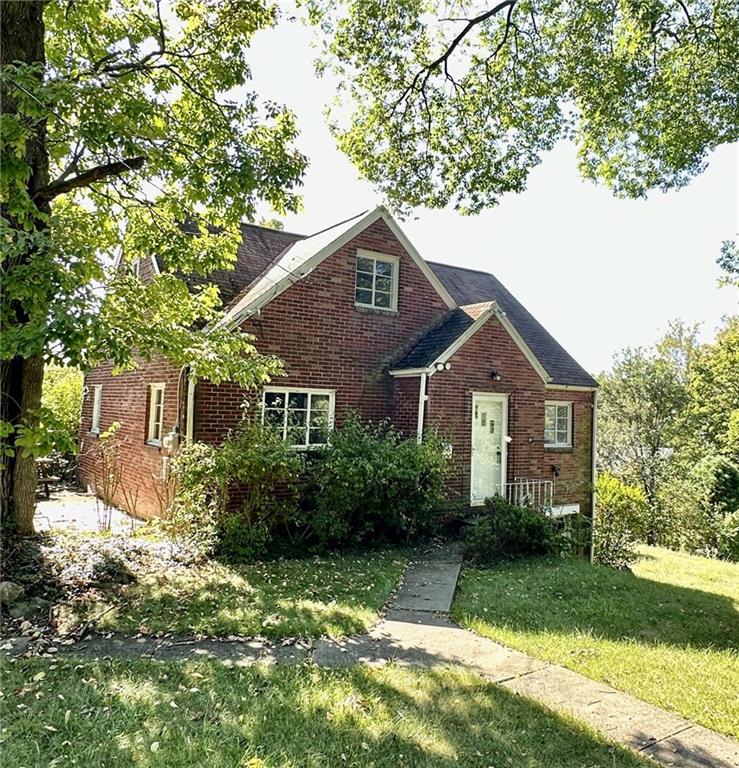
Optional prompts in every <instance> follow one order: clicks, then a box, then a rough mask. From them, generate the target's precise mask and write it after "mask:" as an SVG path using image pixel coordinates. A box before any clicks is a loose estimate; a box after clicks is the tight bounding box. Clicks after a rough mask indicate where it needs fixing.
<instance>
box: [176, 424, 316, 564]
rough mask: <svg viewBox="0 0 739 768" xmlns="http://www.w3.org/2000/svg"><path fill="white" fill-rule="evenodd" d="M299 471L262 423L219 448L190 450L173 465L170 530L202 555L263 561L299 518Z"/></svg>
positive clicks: (197, 445) (244, 429)
mask: <svg viewBox="0 0 739 768" xmlns="http://www.w3.org/2000/svg"><path fill="white" fill-rule="evenodd" d="M300 470H301V460H300V457H299V456H298V455H297V454H296V453H295V452H294V451H293V450H291V449H290V447H289V446H287V445H286V444H285V443H284V442H283V441H282V440H281V439H280V438H279V437H278V436H277V435H276V434H275V433H274V432H273V431H272V430H270V429H268V428H266V427H264V426H262V425H261V424H258V423H250V422H244V423H243V424H242V425H240V426H239V428H238V429H237V430H236V431H235V432H234V433H233V434H231V435H230V436H229V437H228V438H227V439H226V440H225V441H224V442H223V443H222V444H221V445H220V446H210V445H204V444H202V443H193V444H190V445H186V446H184V447H183V448H181V449H180V450H179V451H178V453H177V455H176V457H175V459H174V461H173V462H172V473H173V475H174V477H175V481H176V488H175V493H174V501H173V504H172V506H171V509H170V514H169V519H168V521H167V526H168V528H169V530H170V531H171V532H172V533H173V534H174V535H175V536H176V537H178V538H180V539H182V540H184V541H186V543H188V544H189V545H190V546H192V547H194V548H196V549H197V550H198V551H200V552H201V553H202V554H217V555H221V556H224V557H227V558H230V559H236V560H249V559H253V558H256V557H260V556H262V555H264V554H265V553H266V552H267V551H268V550H269V547H270V544H271V543H272V542H273V540H274V538H275V535H276V533H277V531H278V528H279V526H280V525H281V524H284V525H285V526H289V525H290V524H291V522H292V519H293V518H294V516H295V511H296V507H295V490H294V487H295V483H296V481H297V479H298V476H299V473H300Z"/></svg>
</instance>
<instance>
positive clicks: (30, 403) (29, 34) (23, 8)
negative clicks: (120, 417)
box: [0, 0, 50, 534]
mask: <svg viewBox="0 0 739 768" xmlns="http://www.w3.org/2000/svg"><path fill="white" fill-rule="evenodd" d="M45 4H46V2H45V0H26V1H25V2H14V3H0V22H1V23H0V30H1V31H0V66H3V67H4V66H6V65H8V64H11V63H13V62H22V63H25V64H32V63H41V64H45V63H46V54H45V47H44V33H45V30H44V5H45ZM0 83H2V85H0V109H1V110H2V114H6V115H14V114H16V113H17V108H18V105H17V102H16V99H15V97H14V94H13V91H12V87H10V86H9V85H8V84H7V82H6V81H5V80H2V81H0ZM27 119H28V118H24V120H27ZM24 159H25V162H26V163H27V164H28V166H29V168H30V176H29V179H28V192H29V194H30V196H31V197H32V198H33V196H34V195H35V193H36V192H37V191H38V190H40V189H43V188H45V187H46V186H48V184H49V154H48V150H47V147H46V120H45V119H43V118H42V119H38V120H36V121H35V122H34V123H33V124H32V125H31V136H30V137H29V139H28V142H27V144H26V149H25V158H24ZM37 207H38V209H39V213H44V214H48V213H50V207H49V204H48V203H41V204H39V205H38V206H37ZM2 215H3V217H4V218H6V219H7V220H8V221H9V223H10V226H11V227H15V228H21V224H20V223H19V222H18V221H17V220H15V219H14V217H13V216H12V215H11V214H10V213H9V207H8V205H5V204H4V205H3V206H2ZM34 226H35V227H36V228H37V229H39V230H41V229H44V228H45V227H46V226H47V225H46V222H45V221H43V220H42V219H41V218H38V219H36V220H35V222H34ZM33 258H34V253H33V252H32V251H29V252H27V253H24V254H22V255H20V256H18V255H13V256H7V257H3V260H2V269H3V272H4V273H7V272H9V271H10V270H12V269H14V268H17V267H19V266H21V265H23V264H28V263H30V262H31V261H32V259H33ZM2 301H3V303H4V306H3V314H4V316H5V317H10V318H12V320H11V322H12V324H13V325H18V326H22V325H24V324H26V323H27V322H28V313H27V311H26V309H25V307H24V306H23V303H22V301H20V300H18V299H14V298H13V297H12V296H11V297H7V296H5V295H4V296H3V298H2ZM5 302H7V304H5ZM43 353H44V342H43V341H42V342H39V343H38V346H36V347H35V348H29V349H24V350H22V352H21V353H15V355H14V356H12V357H10V358H4V359H3V360H2V361H0V387H1V388H2V389H1V390H0V419H2V420H3V421H6V422H9V423H10V424H11V425H13V427H17V426H18V425H19V424H21V423H24V424H26V425H28V426H30V427H34V426H36V425H37V424H38V413H37V410H38V407H39V405H40V404H41V384H42V381H43V375H44V362H43ZM3 442H4V447H7V448H9V449H11V451H14V454H13V455H11V456H4V457H3V469H2V471H0V476H1V477H2V479H0V517H1V518H2V520H3V521H4V522H5V521H8V520H11V521H12V522H14V523H15V525H16V528H17V529H18V531H19V532H21V533H27V534H28V533H33V513H34V507H35V493H36V481H37V478H36V462H35V459H34V457H33V456H23V455H21V454H22V451H18V450H16V449H15V434H14V433H13V434H11V435H9V436H8V437H7V438H5V439H4V441H3Z"/></svg>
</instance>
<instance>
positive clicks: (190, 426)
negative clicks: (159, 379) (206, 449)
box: [185, 376, 196, 443]
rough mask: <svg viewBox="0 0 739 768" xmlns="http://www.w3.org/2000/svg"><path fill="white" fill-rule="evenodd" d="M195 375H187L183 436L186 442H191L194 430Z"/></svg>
mask: <svg viewBox="0 0 739 768" xmlns="http://www.w3.org/2000/svg"><path fill="white" fill-rule="evenodd" d="M195 384H196V381H195V377H194V376H188V377H187V428H186V430H185V437H186V438H187V442H188V443H191V442H192V438H193V433H194V431H195Z"/></svg>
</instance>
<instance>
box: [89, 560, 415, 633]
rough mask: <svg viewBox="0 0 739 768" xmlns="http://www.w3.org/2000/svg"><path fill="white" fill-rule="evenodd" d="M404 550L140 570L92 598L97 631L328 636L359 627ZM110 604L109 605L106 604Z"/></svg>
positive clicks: (374, 611) (388, 587)
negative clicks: (103, 596)
mask: <svg viewBox="0 0 739 768" xmlns="http://www.w3.org/2000/svg"><path fill="white" fill-rule="evenodd" d="M406 562H407V553H405V552H403V551H376V552H368V553H364V554H360V555H331V556H326V557H320V558H317V557H316V558H307V559H303V560H279V561H276V562H269V563H257V564H255V565H233V566H230V565H224V564H221V563H217V562H215V561H210V562H208V563H206V564H205V565H202V566H197V567H192V568H177V569H175V570H171V571H162V572H157V573H149V574H143V575H140V576H139V577H138V580H137V581H136V582H135V583H133V584H131V585H128V586H124V587H119V588H117V590H116V591H115V593H113V594H111V595H110V601H109V602H107V603H106V602H105V601H96V602H95V604H94V605H93V606H92V607H91V609H90V616H93V617H99V618H98V619H97V620H96V621H95V627H96V629H98V630H100V631H112V630H115V631H119V632H125V633H128V634H131V633H136V632H144V633H155V632H172V633H175V634H182V635H190V634H193V633H195V634H203V635H211V636H215V637H224V636H228V635H244V636H255V635H263V636H265V637H268V638H270V639H272V640H280V639H283V638H288V637H302V638H314V637H319V636H321V635H330V636H333V637H336V636H341V635H346V634H352V633H355V632H363V631H365V630H366V629H367V628H368V627H369V626H370V625H371V624H373V623H374V622H375V621H376V619H377V615H378V612H379V610H380V609H381V608H382V606H383V605H384V603H385V601H386V600H387V598H388V596H389V595H390V593H391V592H392V590H393V589H394V588H395V586H396V584H397V583H398V580H399V579H400V576H401V574H402V573H403V570H404V567H405V564H406ZM111 606H113V608H112V610H109V609H110V608H111Z"/></svg>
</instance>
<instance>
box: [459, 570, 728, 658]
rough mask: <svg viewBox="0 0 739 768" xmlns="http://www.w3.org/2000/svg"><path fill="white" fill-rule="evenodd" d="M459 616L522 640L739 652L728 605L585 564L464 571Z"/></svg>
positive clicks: (714, 598) (705, 594) (722, 598)
mask: <svg viewBox="0 0 739 768" xmlns="http://www.w3.org/2000/svg"><path fill="white" fill-rule="evenodd" d="M454 614H455V616H457V617H458V618H460V619H463V618H464V619H467V618H469V617H477V618H479V619H482V620H484V621H486V622H488V623H491V624H498V625H503V624H504V625H507V626H508V627H509V628H511V629H514V630H517V631H524V632H565V633H569V634H571V633H573V632H582V633H592V634H593V635H595V636H597V637H601V638H605V639H609V640H617V641H618V640H630V639H633V640H635V641H637V642H639V643H646V644H660V643H663V644H666V645H672V646H678V647H687V646H690V647H692V648H713V649H729V650H736V649H737V648H739V612H738V611H737V609H736V608H735V606H734V602H733V601H732V600H731V599H730V598H729V597H725V596H723V595H718V594H715V593H711V592H705V591H702V590H699V589H691V588H687V587H682V586H677V585H672V584H666V583H664V582H659V581H652V580H650V579H643V578H639V577H638V576H636V575H634V574H633V573H631V572H628V571H616V570H613V569H611V568H606V567H604V566H593V565H590V564H589V563H587V562H584V561H580V560H553V559H537V560H528V561H521V562H518V563H515V564H508V565H500V566H496V567H493V568H489V569H470V570H467V571H465V572H464V573H463V576H462V579H461V582H460V587H459V591H458V595H457V601H456V603H455V606H454Z"/></svg>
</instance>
